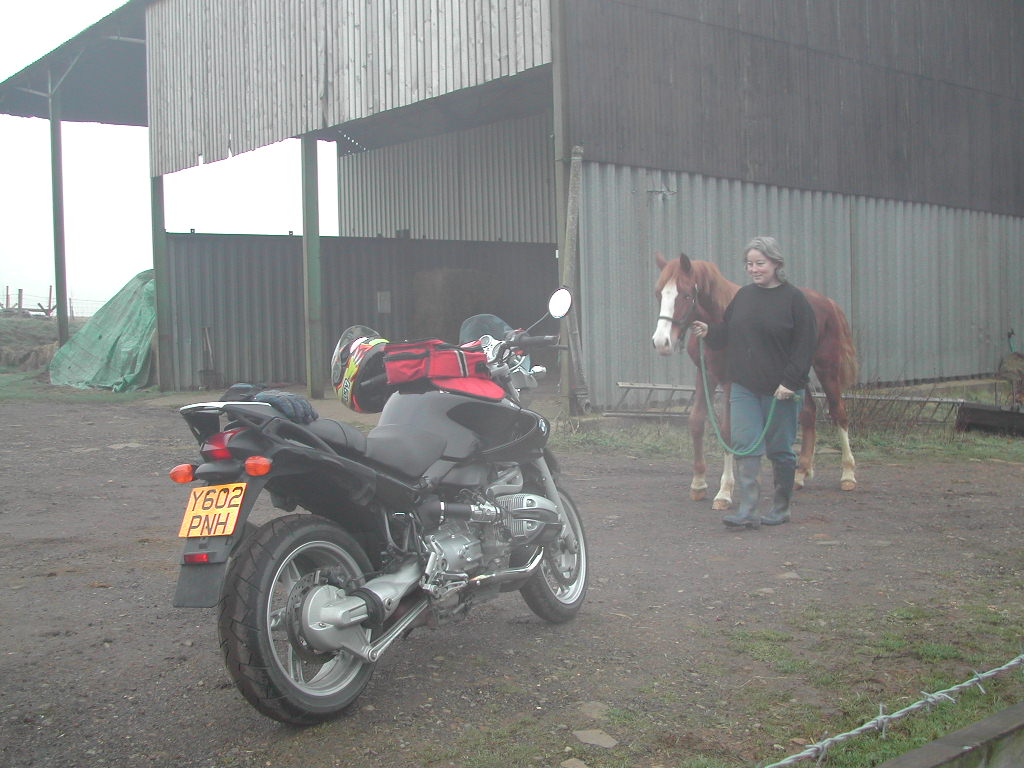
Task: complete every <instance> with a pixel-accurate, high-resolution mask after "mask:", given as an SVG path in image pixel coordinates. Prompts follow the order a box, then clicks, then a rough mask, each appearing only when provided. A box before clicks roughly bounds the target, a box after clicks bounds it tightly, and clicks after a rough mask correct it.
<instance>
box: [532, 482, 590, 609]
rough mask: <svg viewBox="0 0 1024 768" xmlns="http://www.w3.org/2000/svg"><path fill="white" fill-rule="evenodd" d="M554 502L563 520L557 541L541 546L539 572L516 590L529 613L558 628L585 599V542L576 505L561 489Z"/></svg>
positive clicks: (586, 569)
mask: <svg viewBox="0 0 1024 768" xmlns="http://www.w3.org/2000/svg"><path fill="white" fill-rule="evenodd" d="M558 498H559V501H560V502H561V504H562V509H564V510H565V516H566V518H567V519H566V520H564V521H563V523H564V528H563V530H562V533H561V535H560V536H559V537H558V540H557V541H555V542H553V543H551V544H547V545H545V552H544V557H543V559H542V560H541V565H540V568H539V569H538V570H537V572H536V573H535V574H534V575H533V576H532V577H531V578H530V580H529V581H528V582H526V584H524V585H523V587H522V588H521V589H520V590H519V593H520V594H521V595H522V596H523V600H525V601H526V604H527V605H528V606H530V610H531V611H533V612H534V613H535V614H537V615H538V616H540V617H541V618H542V619H544V620H545V621H550V622H551V623H553V624H561V623H563V622H566V621H569V620H570V619H572V618H573V617H574V616H575V615H576V614H577V613H578V612H579V610H580V606H582V605H583V600H584V598H585V597H586V595H587V584H588V579H589V569H588V566H589V563H590V561H589V559H588V556H587V539H586V536H585V535H584V532H583V521H582V520H581V519H580V515H579V512H578V511H577V509H576V504H575V503H574V502H573V500H572V499H571V498H570V497H569V494H568V493H566V492H565V491H564V490H563V489H561V488H559V489H558Z"/></svg>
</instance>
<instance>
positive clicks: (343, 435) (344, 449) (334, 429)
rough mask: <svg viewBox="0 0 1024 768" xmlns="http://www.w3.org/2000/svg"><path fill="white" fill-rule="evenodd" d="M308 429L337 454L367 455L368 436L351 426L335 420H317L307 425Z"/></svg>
mask: <svg viewBox="0 0 1024 768" xmlns="http://www.w3.org/2000/svg"><path fill="white" fill-rule="evenodd" d="M306 428H307V429H308V430H309V431H310V432H312V433H313V434H314V435H316V436H317V437H319V438H320V439H321V440H323V441H324V442H325V443H327V444H328V445H329V446H331V448H333V449H334V450H335V451H336V452H337V453H340V454H360V455H363V454H365V453H366V435H364V434H363V433H362V432H360V431H359V430H358V429H356V428H355V427H353V426H352V425H351V424H345V423H344V422H341V421H335V420H334V419H317V420H316V421H314V422H311V423H310V424H307V425H306Z"/></svg>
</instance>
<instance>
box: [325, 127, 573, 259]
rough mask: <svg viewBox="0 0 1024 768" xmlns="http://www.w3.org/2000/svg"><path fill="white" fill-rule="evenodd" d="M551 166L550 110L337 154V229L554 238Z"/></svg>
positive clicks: (519, 239) (470, 237)
mask: <svg viewBox="0 0 1024 768" xmlns="http://www.w3.org/2000/svg"><path fill="white" fill-rule="evenodd" d="M553 168H554V156H553V149H552V143H551V115H550V113H547V114H539V115H531V116H529V117H524V118H521V119H518V120H507V121H502V122H498V123H491V124H490V125H485V126H481V127H479V128H473V129H470V130H465V131H458V132H454V133H447V134H444V135H441V136H434V137H431V138H427V139H420V140H417V141H411V142H408V143H406V144H399V145H397V146H391V147H384V148H382V149H377V150H371V151H368V152H361V153H359V154H354V155H344V156H342V157H340V158H339V160H338V184H339V188H340V190H341V192H340V194H339V196H338V204H339V208H340V214H339V218H338V221H339V224H338V229H339V232H340V233H341V234H342V235H343V236H352V237H374V236H377V235H385V236H391V235H394V234H395V232H396V231H398V230H408V232H409V235H410V236H411V237H415V238H419V237H427V238H437V239H448V240H494V241H506V242H531V243H553V242H554V241H555V223H554V212H555V204H554V173H553Z"/></svg>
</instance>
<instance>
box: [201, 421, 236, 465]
mask: <svg viewBox="0 0 1024 768" xmlns="http://www.w3.org/2000/svg"><path fill="white" fill-rule="evenodd" d="M244 431H245V430H244V429H229V430H227V431H226V432H218V433H217V434H215V435H210V436H209V437H208V438H206V442H205V443H203V446H202V448H200V449H199V452H200V453H201V454H203V458H204V459H206V460H207V461H224V460H225V459H230V458H231V451H230V450H228V443H230V442H231V438H233V437H234V436H235V435H237V434H238V433H239V432H244Z"/></svg>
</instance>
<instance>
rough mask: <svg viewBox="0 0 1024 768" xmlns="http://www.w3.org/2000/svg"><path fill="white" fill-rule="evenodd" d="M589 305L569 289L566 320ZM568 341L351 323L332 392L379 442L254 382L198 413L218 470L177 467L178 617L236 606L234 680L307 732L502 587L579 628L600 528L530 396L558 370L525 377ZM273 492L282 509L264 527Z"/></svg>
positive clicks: (555, 307) (223, 643)
mask: <svg viewBox="0 0 1024 768" xmlns="http://www.w3.org/2000/svg"><path fill="white" fill-rule="evenodd" d="M570 305H571V297H570V295H569V292H568V291H566V290H565V289H560V290H559V291H556V292H555V293H554V294H553V295H552V297H551V301H550V302H549V306H548V315H549V316H551V317H554V318H561V317H564V316H565V314H566V313H567V312H568V311H569V307H570ZM542 319H543V318H542ZM539 322H540V321H538V323H539ZM538 323H535V324H534V325H533V326H531V329H532V328H534V327H536V326H537V324H538ZM556 343H557V337H554V336H531V335H530V333H529V329H528V330H527V331H508V332H507V333H505V334H504V336H503V337H500V338H497V337H495V336H491V335H489V334H484V335H483V336H481V337H480V338H478V339H476V340H475V341H472V342H469V343H464V344H461V345H459V346H455V345H449V344H445V343H443V342H441V341H439V340H427V341H419V342H402V343H390V342H388V341H387V340H385V339H382V338H380V337H379V336H378V335H377V334H376V333H375V332H374V331H372V329H369V328H365V327H362V326H355V327H353V328H350V329H348V330H346V331H345V333H344V334H343V335H342V337H341V339H340V340H339V342H338V346H337V348H336V349H335V353H334V358H333V360H332V380H333V383H334V386H335V388H336V390H337V392H338V396H339V397H340V398H341V400H342V401H343V402H344V403H345V404H346V405H348V406H349V407H350V408H352V409H353V410H356V411H360V412H370V413H378V412H379V413H380V416H379V418H378V423H377V426H375V427H374V428H373V429H372V430H370V431H369V433H368V434H364V433H363V432H361V431H360V430H358V429H356V428H355V427H353V426H351V425H349V424H346V423H343V422H339V421H334V420H331V419H326V418H318V417H317V414H316V412H315V411H314V409H313V407H312V405H311V404H310V403H309V402H308V401H307V400H306V399H305V398H302V397H300V396H298V395H294V394H290V393H287V392H280V391H274V390H270V391H259V390H258V388H256V387H253V386H250V385H245V384H238V385H235V386H233V387H231V388H230V389H229V390H228V391H227V392H226V393H225V394H224V396H223V398H222V400H221V401H218V402H206V403H196V404H194V405H188V406H185V407H184V408H182V409H181V414H182V416H183V417H184V418H185V421H186V422H187V423H188V426H189V428H190V429H191V431H192V434H193V435H194V436H195V438H196V440H197V442H198V443H199V446H200V449H199V452H200V455H201V458H200V459H199V460H197V461H195V462H192V463H189V464H182V465H179V466H177V467H175V468H174V469H173V470H172V472H171V477H172V479H174V480H175V481H177V482H180V483H195V484H194V485H193V486H192V487H191V488H190V489H189V494H188V499H187V503H186V508H185V513H184V518H183V520H182V523H181V527H180V530H179V536H180V537H181V538H183V539H184V553H183V556H182V562H181V569H180V573H179V576H178V585H177V591H176V593H175V598H174V604H175V605H176V606H180V607H211V606H217V607H218V633H219V637H220V647H221V650H222V652H223V654H224V661H225V664H226V665H227V668H228V672H229V673H230V675H231V677H232V679H233V680H234V683H235V685H236V686H237V687H238V689H239V690H240V691H241V693H242V695H243V696H244V697H245V698H246V700H247V701H248V702H249V703H250V704H252V705H253V706H254V707H255V708H256V709H257V710H259V711H260V712H261V713H263V714H265V715H267V716H269V717H271V718H274V719H275V720H279V721H281V722H284V723H290V724H295V725H308V724H313V723H317V722H320V721H323V720H326V719H328V718H330V717H333V716H335V715H337V714H338V713H339V712H341V711H342V710H344V709H345V708H346V707H347V706H349V705H350V704H351V703H352V702H353V701H354V700H355V699H356V697H357V696H359V694H360V692H361V691H362V690H363V689H364V688H365V687H366V685H367V683H368V681H369V679H370V675H371V674H372V673H373V669H374V665H375V663H376V662H377V660H378V659H379V658H380V657H381V654H383V653H384V652H385V651H386V650H388V649H389V648H390V647H391V645H392V644H393V643H394V642H395V640H397V639H399V638H400V637H403V636H405V635H407V634H408V633H409V632H410V631H412V630H413V629H414V628H416V627H419V626H432V627H436V626H439V625H442V624H444V623H445V622H448V621H451V620H453V619H456V618H460V617H462V616H464V615H465V614H466V612H467V611H468V610H469V609H470V608H471V607H472V606H473V604H474V603H476V602H478V601H482V600H486V599H489V598H492V597H496V596H497V595H499V594H500V593H502V592H510V591H518V592H519V593H520V594H521V595H522V596H523V599H524V600H525V601H526V604H527V605H528V606H529V608H530V609H531V610H532V611H533V612H534V613H536V614H537V615H538V616H539V617H541V618H542V619H545V620H546V621H549V622H555V623H559V622H565V621H568V620H569V619H572V618H573V617H574V616H575V615H576V613H577V612H578V611H579V609H580V606H581V605H582V604H583V601H584V598H585V596H586V593H587V578H588V574H587V566H588V561H587V545H586V539H585V538H584V532H583V523H582V521H581V520H580V515H579V512H578V511H577V509H576V506H575V505H574V503H573V501H572V499H571V497H570V496H569V495H568V493H566V491H565V489H564V488H563V487H562V485H561V483H560V481H559V473H558V464H557V462H556V461H555V459H554V457H553V456H552V455H551V453H550V451H549V449H548V448H547V442H548V438H549V436H550V425H549V423H548V421H547V420H546V419H545V418H544V417H543V416H541V415H540V414H538V413H535V412H533V411H531V410H528V409H527V408H525V407H523V406H522V405H521V403H520V389H522V388H525V387H529V386H535V384H536V382H535V377H536V376H537V375H539V374H541V373H542V372H543V369H542V368H540V367H531V368H530V369H528V370H527V369H524V361H526V360H528V359H529V358H528V357H527V356H526V355H527V354H528V353H529V351H530V350H536V349H538V348H540V347H545V346H553V345H555V344H556ZM261 497H262V498H263V500H264V501H265V500H266V499H268V498H269V500H270V502H272V505H273V513H272V514H270V515H262V508H261V514H258V515H256V517H257V518H259V517H261V516H269V518H270V519H269V521H268V522H264V523H262V524H260V525H257V524H256V523H255V522H253V521H250V519H249V518H250V515H251V513H252V512H253V509H254V505H255V504H256V502H257V499H259V498H261ZM266 506H268V508H269V505H266ZM300 510H301V511H300Z"/></svg>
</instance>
